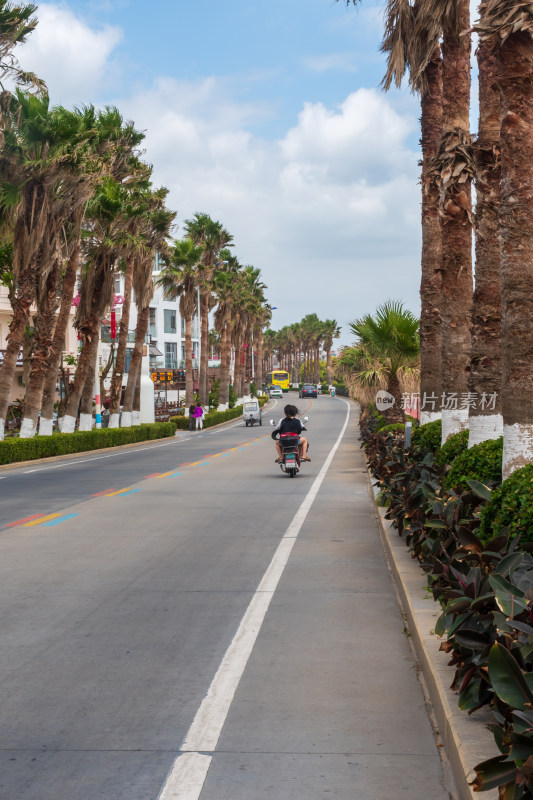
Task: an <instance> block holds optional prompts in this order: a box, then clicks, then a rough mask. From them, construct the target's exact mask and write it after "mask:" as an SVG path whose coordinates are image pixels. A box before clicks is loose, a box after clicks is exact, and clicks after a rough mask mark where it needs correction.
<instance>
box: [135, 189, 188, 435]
mask: <svg viewBox="0 0 533 800" xmlns="http://www.w3.org/2000/svg"><path fill="white" fill-rule="evenodd" d="M167 195H168V189H166V188H164V187H162V188H161V189H158V190H156V191H155V192H154V201H155V202H154V206H153V208H152V209H151V210H150V211H149V212H148V213H147V219H146V227H145V231H144V233H143V236H142V238H141V242H140V245H141V246H140V248H139V249H138V251H137V252H138V256H139V257H138V259H137V263H136V268H135V270H134V273H133V290H134V292H135V303H136V305H137V326H136V329H135V344H134V346H133V351H132V355H131V362H130V371H129V373H128V383H127V385H126V391H125V393H124V404H123V407H122V427H124V428H127V427H131V425H132V423H133V424H137V422H138V421H139V418H140V410H141V408H140V396H141V368H142V354H143V345H144V343H145V341H146V334H147V332H148V323H149V320H150V302H151V300H152V297H153V295H154V281H153V278H152V271H153V264H154V259H155V254H156V253H160V254H161V256H162V258H163V260H164V261H166V262H167V263H168V262H169V260H170V250H169V247H168V243H167V239H168V237H169V235H170V231H171V229H172V225H173V223H174V219H175V217H176V214H175V212H174V211H170V210H169V209H167V208H166V207H165V205H164V202H165V200H166V197H167Z"/></svg>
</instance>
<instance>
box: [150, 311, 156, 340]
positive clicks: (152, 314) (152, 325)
mask: <svg viewBox="0 0 533 800" xmlns="http://www.w3.org/2000/svg"><path fill="white" fill-rule="evenodd" d="M148 333H149V334H150V336H151V337H152V339H157V325H156V323H155V308H151V309H150V319H149V328H148Z"/></svg>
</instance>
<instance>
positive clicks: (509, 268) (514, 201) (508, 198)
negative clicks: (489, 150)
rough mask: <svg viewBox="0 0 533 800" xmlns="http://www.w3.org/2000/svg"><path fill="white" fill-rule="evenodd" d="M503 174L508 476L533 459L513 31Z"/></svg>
mask: <svg viewBox="0 0 533 800" xmlns="http://www.w3.org/2000/svg"><path fill="white" fill-rule="evenodd" d="M497 56H498V85H499V89H500V101H501V108H500V119H501V128H500V143H501V151H502V179H501V198H500V202H501V205H500V215H499V223H500V228H499V234H500V248H501V249H500V258H501V293H502V323H501V324H502V352H503V374H502V411H503V426H504V427H503V431H504V434H503V435H504V446H503V477H504V478H507V477H508V476H509V475H510V474H511V473H512V472H514V471H515V470H516V469H519V468H520V467H522V466H524V465H525V464H529V463H530V462H532V461H533V394H532V392H531V387H532V385H533V361H532V358H531V353H532V352H533V326H532V325H531V320H532V319H533V213H532V209H533V84H532V82H531V75H533V40H532V39H531V37H530V36H529V33H528V32H525V33H523V32H520V33H514V34H511V35H510V36H509V37H508V38H507V39H506V41H505V43H504V44H503V45H502V46H501V47H500V49H499V51H497Z"/></svg>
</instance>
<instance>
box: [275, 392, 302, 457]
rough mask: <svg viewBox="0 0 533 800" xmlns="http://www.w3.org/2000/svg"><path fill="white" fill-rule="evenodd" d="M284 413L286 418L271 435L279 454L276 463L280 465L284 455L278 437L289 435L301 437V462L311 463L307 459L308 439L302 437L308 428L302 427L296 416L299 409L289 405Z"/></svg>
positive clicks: (299, 443) (299, 447)
mask: <svg viewBox="0 0 533 800" xmlns="http://www.w3.org/2000/svg"><path fill="white" fill-rule="evenodd" d="M283 411H284V412H285V417H284V418H283V419H280V421H279V422H278V424H277V426H276V427H275V428H274V430H273V431H272V434H271V436H272V438H273V439H274V441H275V442H276V450H277V453H278V457H277V458H276V460H275V463H276V464H279V463H280V462H281V461H283V453H282V450H281V445H280V443H279V442H278V441H277V437H278V435H279V436H284V435H287V434H293V435H297V436H299V439H298V450H299V453H300V461H311V459H310V458H308V457H307V439H306V438H305V436H301V435H300V434H301V433H302V431H305V430H306V428H305V427H304V426H303V425H302V423H301V422H300V420H299V419H298V417H297V416H296V415H297V414H298V409H297V408H296V406H291V405H287V406H285V408H284V409H283Z"/></svg>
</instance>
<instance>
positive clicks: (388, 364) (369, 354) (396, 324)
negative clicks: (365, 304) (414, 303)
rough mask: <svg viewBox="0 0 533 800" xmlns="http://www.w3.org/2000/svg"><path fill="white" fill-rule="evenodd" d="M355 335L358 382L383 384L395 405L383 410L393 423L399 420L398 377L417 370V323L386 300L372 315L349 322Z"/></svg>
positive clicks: (399, 307) (397, 303)
mask: <svg viewBox="0 0 533 800" xmlns="http://www.w3.org/2000/svg"><path fill="white" fill-rule="evenodd" d="M349 327H350V329H351V331H352V332H353V333H354V334H355V335H356V337H357V341H356V344H355V350H356V351H358V352H357V359H356V364H357V368H358V376H357V377H358V379H359V381H360V383H362V384H366V385H371V386H372V385H374V386H377V385H379V383H380V381H381V380H382V379H384V380H385V381H386V386H387V391H388V392H389V394H391V395H392V396H393V397H394V399H395V403H394V404H393V406H392V407H391V408H390V409H389V410H388V411H386V412H385V413H386V416H388V417H389V419H390V420H391V421H393V422H395V421H403V418H404V413H403V410H402V408H401V390H400V377H401V375H402V373H405V372H412V371H413V370H417V369H418V364H419V356H420V339H419V334H418V328H419V323H418V320H417V319H416V318H415V316H414V315H413V314H412V313H411V312H410V311H407V310H406V309H404V307H403V304H402V303H399V302H392V301H389V302H387V303H384V304H383V305H381V306H380V307H379V308H378V309H377V311H376V313H375V315H374V316H372V315H370V314H367V315H366V316H364V317H362V318H361V319H358V320H356V321H355V322H351V323H350V326H349Z"/></svg>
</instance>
